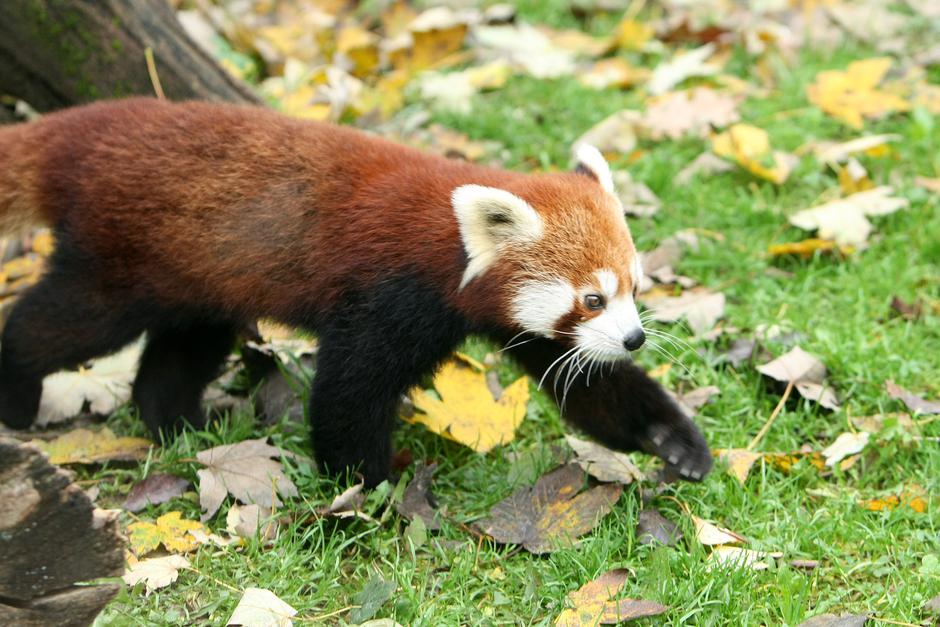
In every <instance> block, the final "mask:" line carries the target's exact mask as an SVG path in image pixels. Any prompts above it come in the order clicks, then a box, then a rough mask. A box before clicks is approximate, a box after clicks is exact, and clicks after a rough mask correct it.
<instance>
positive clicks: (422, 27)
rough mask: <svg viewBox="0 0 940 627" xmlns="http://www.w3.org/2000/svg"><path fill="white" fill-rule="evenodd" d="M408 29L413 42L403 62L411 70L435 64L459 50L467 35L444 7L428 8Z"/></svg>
mask: <svg viewBox="0 0 940 627" xmlns="http://www.w3.org/2000/svg"><path fill="white" fill-rule="evenodd" d="M409 30H410V31H411V36H412V38H413V40H414V43H413V45H412V47H411V56H410V57H408V58H407V60H403V61H404V63H405V65H407V67H408V68H410V69H411V70H420V69H424V68H428V67H431V66H432V65H436V64H439V63H440V62H441V59H443V58H445V57H447V56H448V55H451V54H453V53H454V52H457V51H458V50H460V48H461V47H462V46H463V41H464V39H465V38H466V36H467V24H466V23H465V22H463V21H462V20H461V18H460V17H459V16H457V15H456V14H455V13H453V11H450V10H449V9H447V8H446V7H435V8H432V9H428V10H427V11H425V12H424V13H422V14H421V15H419V16H418V17H417V18H415V20H414V21H413V22H412V23H411V25H410V27H409Z"/></svg>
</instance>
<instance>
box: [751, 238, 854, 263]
mask: <svg viewBox="0 0 940 627" xmlns="http://www.w3.org/2000/svg"><path fill="white" fill-rule="evenodd" d="M854 252H855V248H854V247H852V246H848V245H839V244H836V243H835V242H834V241H832V240H828V239H819V238H818V237H813V238H810V239H804V240H803V241H801V242H789V243H786V244H772V245H771V246H769V247H768V248H767V253H768V254H769V255H770V256H771V257H784V256H787V257H802V258H803V259H809V258H810V257H813V256H815V255H817V254H825V253H829V254H836V255H839V256H841V257H848V256H849V255H851V254H852V253H854Z"/></svg>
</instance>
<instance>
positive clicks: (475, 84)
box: [418, 61, 512, 114]
mask: <svg viewBox="0 0 940 627" xmlns="http://www.w3.org/2000/svg"><path fill="white" fill-rule="evenodd" d="M511 74H512V68H510V67H509V65H508V64H507V63H506V62H505V61H494V62H492V63H488V64H486V65H481V66H478V67H473V68H469V69H466V70H463V71H460V72H446V73H443V72H424V73H423V74H422V75H421V78H420V81H419V84H418V86H419V88H420V90H421V97H422V98H424V99H425V100H428V101H430V102H431V103H432V104H433V106H435V107H436V108H438V109H442V110H448V111H454V112H457V113H463V114H468V113H470V112H471V111H472V110H473V97H474V96H475V95H477V94H478V93H480V92H481V91H483V90H487V89H497V88H499V87H502V86H503V85H505V84H506V81H507V80H508V79H509V76H510V75H511Z"/></svg>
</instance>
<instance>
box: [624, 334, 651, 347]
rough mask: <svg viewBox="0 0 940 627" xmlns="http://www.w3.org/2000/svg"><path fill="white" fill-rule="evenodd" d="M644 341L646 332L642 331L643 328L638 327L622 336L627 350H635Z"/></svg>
mask: <svg viewBox="0 0 940 627" xmlns="http://www.w3.org/2000/svg"><path fill="white" fill-rule="evenodd" d="M645 341H646V333H643V329H638V330H636V331H634V332H633V333H631V334H630V335H628V336H627V337H626V338H624V340H623V345H624V346H626V348H627V350H628V351H635V350H636V349H638V348H640V347H641V346H643V342H645Z"/></svg>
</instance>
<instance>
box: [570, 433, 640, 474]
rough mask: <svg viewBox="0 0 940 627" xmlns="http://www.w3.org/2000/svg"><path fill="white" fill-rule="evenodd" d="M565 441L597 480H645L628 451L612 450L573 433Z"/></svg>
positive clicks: (580, 464) (585, 469)
mask: <svg viewBox="0 0 940 627" xmlns="http://www.w3.org/2000/svg"><path fill="white" fill-rule="evenodd" d="M565 441H567V442H568V446H570V447H571V449H572V450H573V451H574V453H575V461H576V462H577V463H578V465H579V466H581V468H583V469H584V471H585V472H586V473H588V474H589V475H591V476H592V477H594V478H596V479H597V480H599V481H604V482H617V483H623V484H630V483H633V482H634V481H642V480H643V473H642V472H641V471H640V469H639V468H637V467H636V465H635V464H634V463H633V460H631V459H630V456H629V455H627V454H626V453H621V452H618V451H612V450H610V449H609V448H606V447H604V446H601V445H600V444H597V443H596V442H589V441H587V440H582V439H580V438H576V437H574V436H572V435H566V436H565Z"/></svg>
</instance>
